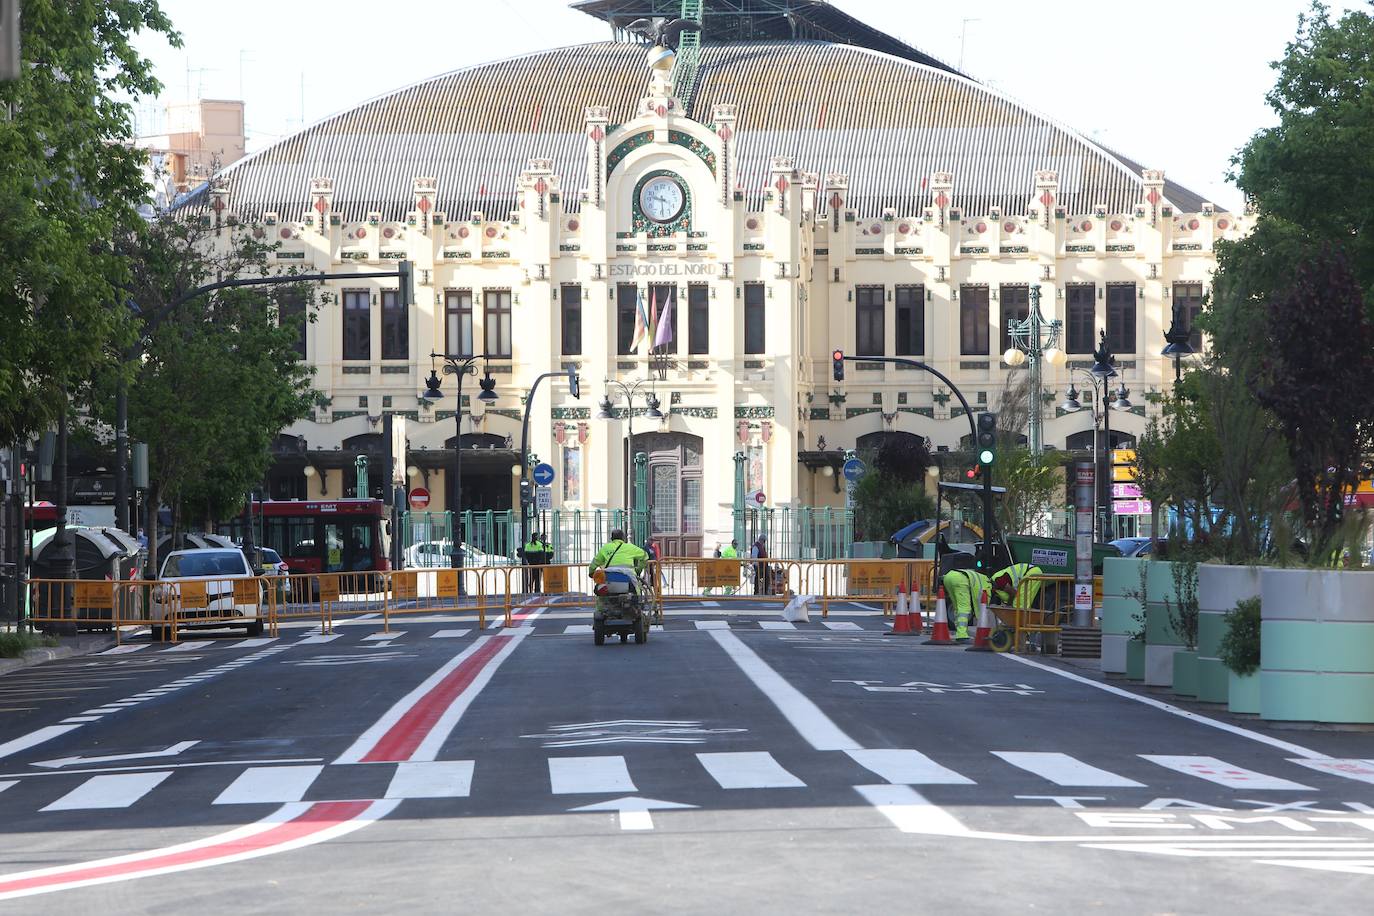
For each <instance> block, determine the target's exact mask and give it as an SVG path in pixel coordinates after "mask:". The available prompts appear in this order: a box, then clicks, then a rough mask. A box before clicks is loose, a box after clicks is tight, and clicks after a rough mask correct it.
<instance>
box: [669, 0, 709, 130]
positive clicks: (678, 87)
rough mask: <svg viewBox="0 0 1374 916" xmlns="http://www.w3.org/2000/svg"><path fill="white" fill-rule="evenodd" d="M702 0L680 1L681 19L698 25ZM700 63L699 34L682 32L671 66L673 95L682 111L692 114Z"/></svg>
mask: <svg viewBox="0 0 1374 916" xmlns="http://www.w3.org/2000/svg"><path fill="white" fill-rule="evenodd" d="M701 7H702V0H682V11H681V13H680V15H681V17H682V18H683V19H690V20H692V21H693V22H697V23H700V22H701V16H702V9H701ZM700 63H701V33H700V32H683V33H682V35H681V36H680V38H679V39H678V46H677V62H676V63H675V64H674V66H673V95H675V96H677V97H678V98H679V99H681V100H682V107H683V110H684V111H686V112H687V114H688V116H690V115H691V114H692V97H693V96H694V95H696V91H697V66H698V64H700Z"/></svg>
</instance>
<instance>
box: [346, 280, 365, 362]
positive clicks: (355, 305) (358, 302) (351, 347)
mask: <svg viewBox="0 0 1374 916" xmlns="http://www.w3.org/2000/svg"><path fill="white" fill-rule="evenodd" d="M343 313H344V320H343V358H344V359H371V358H372V309H371V296H370V294H369V293H368V291H367V290H365V289H346V290H344V294H343Z"/></svg>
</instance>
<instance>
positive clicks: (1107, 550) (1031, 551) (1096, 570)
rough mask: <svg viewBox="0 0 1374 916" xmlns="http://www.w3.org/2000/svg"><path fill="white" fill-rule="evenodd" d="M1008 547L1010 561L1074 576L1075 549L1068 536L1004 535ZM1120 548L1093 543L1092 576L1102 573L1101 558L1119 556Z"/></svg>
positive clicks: (1048, 571)
mask: <svg viewBox="0 0 1374 916" xmlns="http://www.w3.org/2000/svg"><path fill="white" fill-rule="evenodd" d="M1007 548H1008V549H1009V550H1010V551H1011V557H1012V560H1013V562H1016V563H1030V564H1031V565H1033V566H1039V567H1040V570H1041V572H1043V573H1045V574H1046V575H1055V576H1072V575H1075V574H1076V572H1077V570H1076V565H1077V563H1078V551H1077V549H1076V545H1075V544H1074V542H1073V540H1072V539H1071V538H1042V537H1037V536H1035V535H1033V534H1009V535H1007ZM1119 556H1121V551H1120V550H1117V549H1116V548H1115V547H1113V546H1112V545H1111V544H1094V545H1093V575H1094V576H1100V575H1102V561H1103V560H1104V559H1106V558H1107V557H1119Z"/></svg>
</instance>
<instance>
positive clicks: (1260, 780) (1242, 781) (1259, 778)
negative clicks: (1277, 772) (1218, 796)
mask: <svg viewBox="0 0 1374 916" xmlns="http://www.w3.org/2000/svg"><path fill="white" fill-rule="evenodd" d="M1140 757H1142V758H1143V759H1145V760H1148V761H1150V762H1151V763H1157V764H1159V765H1160V766H1162V767H1166V768H1168V769H1170V770H1175V771H1177V772H1179V773H1184V774H1186V775H1188V776H1196V777H1198V778H1199V779H1205V780H1207V781H1208V782H1214V783H1216V784H1217V785H1222V786H1226V787H1227V788H1230V789H1257V790H1264V791H1298V792H1312V791H1315V790H1314V789H1313V788H1312V787H1311V786H1305V785H1303V784H1302V783H1300V782H1293V781H1292V780H1289V779H1281V778H1279V777H1278V776H1269V775H1266V774H1264V773H1256V772H1255V771H1254V770H1247V769H1245V768H1244V767H1238V766H1234V765H1232V764H1229V763H1227V762H1226V761H1225V760H1218V759H1217V758H1215V757H1194V756H1186V755H1184V756H1175V755H1171V754H1141V755H1140Z"/></svg>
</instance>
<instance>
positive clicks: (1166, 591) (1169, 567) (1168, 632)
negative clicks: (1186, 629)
mask: <svg viewBox="0 0 1374 916" xmlns="http://www.w3.org/2000/svg"><path fill="white" fill-rule="evenodd" d="M1146 565H1147V567H1148V569H1149V580H1148V581H1149V586H1148V591H1147V597H1148V598H1149V603H1148V604H1147V605H1146V608H1145V685H1146V686H1147V687H1168V686H1170V685H1172V684H1173V682H1174V653H1175V652H1177V651H1179V650H1180V649H1182V648H1183V637H1181V636H1179V635H1178V634H1177V633H1175V632H1174V628H1173V626H1172V625H1171V624H1170V623H1169V610H1168V608H1166V607H1165V606H1164V599H1165V598H1168V599H1169V600H1170V601H1172V602H1174V603H1175V604H1177V602H1178V598H1177V596H1175V595H1174V572H1173V570H1174V564H1173V563H1170V562H1168V561H1165V560H1147V561H1146Z"/></svg>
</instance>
